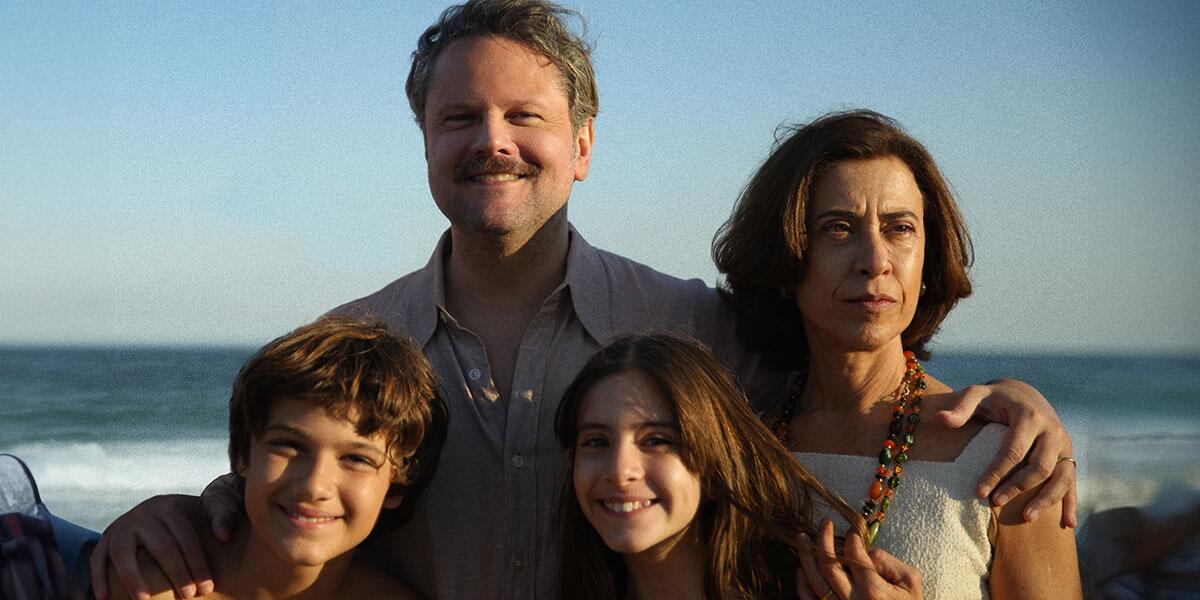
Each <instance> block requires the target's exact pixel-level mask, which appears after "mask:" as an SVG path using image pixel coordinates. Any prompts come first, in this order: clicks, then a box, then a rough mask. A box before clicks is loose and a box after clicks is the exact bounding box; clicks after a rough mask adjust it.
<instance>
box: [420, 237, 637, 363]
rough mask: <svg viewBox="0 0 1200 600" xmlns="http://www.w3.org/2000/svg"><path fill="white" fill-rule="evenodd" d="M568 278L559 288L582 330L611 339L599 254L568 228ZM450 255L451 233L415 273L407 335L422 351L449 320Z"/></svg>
mask: <svg viewBox="0 0 1200 600" xmlns="http://www.w3.org/2000/svg"><path fill="white" fill-rule="evenodd" d="M567 235H568V236H570V238H569V240H568V248H567V274H566V277H565V278H564V279H563V284H562V285H561V286H560V287H559V288H558V289H560V290H561V289H562V288H564V287H565V288H567V290H568V291H569V292H570V299H571V303H572V306H573V308H574V309H575V315H576V316H577V317H578V318H579V321H580V323H582V324H583V327H584V329H586V330H587V332H588V334H590V335H591V336H592V338H593V339H595V340H596V341H598V342H601V343H603V342H604V341H606V340H608V339H609V338H610V337H611V336H612V331H613V320H612V303H611V294H610V286H609V278H608V272H607V269H606V268H605V266H604V260H603V258H602V257H601V253H600V251H599V250H597V249H596V248H595V247H593V246H592V245H591V244H589V243H588V242H587V240H585V239H583V236H582V235H580V234H579V232H578V231H576V230H575V226H574V225H568V233H567ZM449 251H450V230H446V232H445V233H443V234H442V237H441V239H439V240H438V243H437V246H436V247H435V248H434V250H433V255H432V256H430V257H429V262H428V263H426V264H425V267H424V268H422V269H421V270H420V271H419V272H418V273H417V275H416V276H417V281H416V289H417V290H419V292H418V297H420V298H424V301H421V302H415V303H413V305H412V306H410V307H409V309H408V314H409V319H408V323H407V327H408V334H409V335H411V336H412V337H413V340H414V341H416V342H417V343H418V344H419V345H421V346H422V347H424V346H425V344H427V343H428V342H429V339H430V338H431V337H433V332H434V330H435V329H437V325H438V322H439V321H440V320H443V319H447V318H450V317H449V311H447V310H446V260H445V259H446V256H447V255H448V253H449Z"/></svg>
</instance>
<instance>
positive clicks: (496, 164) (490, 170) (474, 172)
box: [454, 155, 540, 181]
mask: <svg viewBox="0 0 1200 600" xmlns="http://www.w3.org/2000/svg"><path fill="white" fill-rule="evenodd" d="M539 170H540V169H538V168H537V167H535V166H533V165H531V164H529V163H527V162H525V161H523V160H521V159H519V158H512V157H509V156H504V155H498V156H497V155H492V156H476V157H474V158H470V159H467V160H466V161H464V162H463V163H461V164H459V165H458V167H457V168H456V169H454V179H455V181H466V180H467V179H471V178H473V177H479V176H480V175H505V174H507V175H517V176H519V177H525V176H529V175H537V173H538V171H539Z"/></svg>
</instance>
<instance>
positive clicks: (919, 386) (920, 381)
mask: <svg viewBox="0 0 1200 600" xmlns="http://www.w3.org/2000/svg"><path fill="white" fill-rule="evenodd" d="M917 389H918V390H923V389H925V380H924V379H918V380H917Z"/></svg>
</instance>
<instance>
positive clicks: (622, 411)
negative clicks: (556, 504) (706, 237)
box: [556, 334, 920, 600]
mask: <svg viewBox="0 0 1200 600" xmlns="http://www.w3.org/2000/svg"><path fill="white" fill-rule="evenodd" d="M556 433H557V435H558V439H559V442H560V443H561V444H562V446H563V447H564V448H565V449H566V450H567V453H568V460H569V462H570V465H571V467H570V471H571V477H570V480H569V481H568V482H567V485H566V487H565V490H564V497H563V504H562V510H563V523H562V526H563V545H562V548H563V572H562V585H563V589H562V594H561V597H563V598H604V599H611V600H615V599H618V598H627V599H646V598H663V597H671V598H709V599H719V598H771V597H794V594H795V590H794V583H795V582H794V574H795V573H796V571H797V565H798V563H799V559H798V556H799V555H802V554H806V553H809V552H811V551H812V549H811V548H806V549H801V546H802V545H805V544H804V543H803V542H801V538H800V537H798V536H799V535H800V534H801V533H803V532H807V533H808V534H815V531H816V529H815V527H814V526H813V521H812V517H811V514H812V509H813V508H814V507H815V506H818V505H819V506H823V507H825V509H826V510H827V511H828V512H832V513H835V514H839V515H841V516H842V517H843V518H845V519H849V520H851V521H853V522H856V523H857V524H858V529H859V530H860V531H861V529H862V526H861V523H862V520H861V519H859V518H858V517H857V516H855V514H854V512H853V511H852V510H851V509H850V508H849V507H848V506H846V504H845V503H844V502H842V501H840V500H839V499H836V498H835V497H833V496H831V495H830V494H829V493H828V492H826V491H825V489H824V488H823V487H822V486H821V485H820V484H819V483H818V482H817V481H816V480H815V479H813V477H812V476H811V475H809V474H808V473H807V472H806V471H805V470H804V468H803V467H801V466H800V464H799V463H797V462H796V461H795V460H794V459H793V458H792V457H791V456H790V455H789V454H788V452H787V450H786V449H785V448H784V447H783V446H782V445H781V444H780V443H779V442H778V440H776V439H775V438H774V436H773V435H772V434H771V432H770V431H769V430H768V429H767V428H766V427H764V426H763V424H762V423H761V422H760V421H759V420H758V418H757V417H756V416H755V415H754V414H753V412H752V411H751V410H750V408H749V404H748V403H747V402H746V398H745V396H744V395H743V394H742V393H741V391H740V390H739V389H738V387H737V385H736V384H735V383H734V382H733V380H732V378H731V377H730V376H729V375H728V374H727V373H726V372H725V370H724V369H722V368H721V366H720V364H719V363H718V362H717V360H716V359H715V358H714V357H713V355H712V354H711V353H709V352H708V351H707V350H705V349H703V348H702V347H701V346H699V345H697V344H696V343H695V342H693V341H690V340H687V339H683V338H679V337H674V336H670V335H665V334H658V335H647V336H632V337H625V338H619V339H617V340H615V341H613V342H612V343H610V344H609V345H607V346H605V347H604V348H603V349H601V350H600V352H599V353H598V354H597V355H595V356H594V357H592V359H591V360H590V361H589V362H588V363H587V364H586V365H585V366H584V367H583V369H582V370H581V371H580V373H579V375H578V376H577V377H576V378H575V380H574V381H573V382H572V384H571V386H570V387H569V388H568V389H567V392H566V393H565V395H564V398H563V401H562V404H560V406H559V410H558V414H557V416H556ZM827 529H828V528H827ZM828 534H829V536H830V538H832V530H829V531H828ZM848 538H849V539H850V541H849V543H848V547H849V549H850V552H849V553H848V554H847V556H846V558H845V561H846V562H847V563H850V564H852V565H853V566H854V572H855V582H856V584H857V585H858V586H859V587H861V588H862V589H864V590H870V591H871V592H872V593H873V594H874V595H873V596H871V597H897V598H901V597H904V598H907V597H920V580H919V575H917V573H916V572H915V571H914V570H912V569H911V567H908V566H907V565H903V564H900V563H899V561H896V560H895V559H894V558H892V557H890V556H888V555H887V554H886V553H882V552H877V553H875V554H874V555H873V556H869V555H868V554H867V552H866V546H865V544H863V543H862V542H861V538H860V537H859V534H858V533H854V534H851V535H849V536H848ZM880 571H881V572H883V573H884V574H885V575H887V576H888V577H889V578H890V581H891V582H892V583H889V582H888V581H885V579H884V578H883V577H881V576H880V575H879V572H880ZM893 584H895V585H893Z"/></svg>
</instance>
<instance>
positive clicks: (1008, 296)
mask: <svg viewBox="0 0 1200 600" xmlns="http://www.w3.org/2000/svg"><path fill="white" fill-rule="evenodd" d="M616 4H618V3H613V2H585V1H577V2H568V5H569V6H574V7H576V8H578V9H579V10H581V11H582V12H583V13H584V15H585V16H586V18H587V21H588V25H589V38H590V39H591V40H593V42H594V43H595V53H594V62H595V66H596V71H597V77H598V81H599V87H600V110H601V112H600V116H599V118H598V121H597V128H596V147H595V154H594V159H593V163H592V169H591V174H590V177H589V178H588V180H587V181H585V182H583V183H580V184H577V185H576V186H575V191H574V193H573V194H572V198H571V202H570V215H571V220H572V221H573V222H574V223H575V225H576V226H577V227H578V228H579V229H580V231H581V232H582V233H583V234H584V235H585V236H586V237H587V238H588V239H589V241H591V242H592V243H593V244H596V245H598V246H601V247H604V248H607V249H610V250H614V251H617V252H620V253H622V254H625V255H627V256H629V257H631V258H634V259H636V260H640V261H642V262H645V263H647V264H649V265H651V266H653V267H656V268H658V269H660V270H663V271H666V272H668V273H672V274H675V275H679V276H686V277H700V278H702V279H704V280H706V281H708V282H709V283H712V282H714V281H715V279H716V271H715V269H714V268H713V267H712V265H711V261H710V258H709V244H710V241H711V238H712V234H713V232H714V231H715V230H716V228H717V227H718V225H720V223H721V222H722V221H723V220H724V218H725V217H726V216H727V215H728V213H729V210H730V207H731V206H732V203H733V201H734V199H735V198H736V196H737V194H738V191H739V190H740V189H741V187H742V186H743V185H744V184H745V182H746V180H747V178H748V176H749V175H750V173H751V171H752V170H753V169H754V168H755V167H756V166H757V165H758V163H759V162H760V161H761V160H762V159H763V158H764V157H765V156H766V154H767V152H768V151H769V149H770V146H771V143H772V141H773V137H774V132H775V130H776V127H777V126H779V125H780V124H783V123H791V122H796V121H806V120H810V119H812V118H815V117H817V116H819V115H821V114H823V113H825V112H827V111H830V110H835V109H845V108H852V107H860V106H861V107H868V108H873V109H876V110H879V111H881V112H884V113H886V114H889V115H891V116H893V117H895V118H897V119H899V120H900V121H901V123H902V124H904V125H905V126H906V127H907V128H908V129H909V130H910V131H911V132H912V133H913V134H914V135H915V136H916V137H917V138H918V139H920V140H922V141H923V142H924V143H925V144H926V145H927V146H928V147H929V148H930V150H931V151H932V152H933V154H934V156H935V158H937V159H938V160H939V162H940V164H941V165H942V167H943V169H944V171H945V172H946V174H947V176H948V177H949V179H950V181H951V184H952V186H953V188H954V190H955V191H956V192H957V194H958V197H959V201H960V203H961V205H962V208H963V211H964V213H965V214H966V216H967V220H968V223H969V225H970V227H971V232H972V234H973V236H974V239H975V242H976V254H977V260H976V265H975V268H974V269H973V271H972V275H973V279H974V281H975V283H976V288H975V289H976V292H975V295H974V296H973V297H972V298H970V299H968V300H966V301H965V302H963V303H962V304H961V305H960V306H959V307H958V308H957V309H956V310H955V312H954V313H952V314H951V317H950V319H949V320H948V321H947V323H946V325H945V326H944V327H943V330H942V333H941V334H939V337H938V338H936V341H937V342H938V344H937V346H935V348H936V347H941V348H954V349H971V350H979V351H990V350H1029V349H1036V350H1070V351H1105V352H1108V351H1128V350H1132V351H1170V352H1184V353H1189V354H1193V355H1194V354H1198V353H1200V268H1198V264H1200V235H1197V232H1198V231H1200V3H1196V2H1179V3H1160V2H1116V3H1105V2H1088V3H1066V4H1061V5H1052V4H1048V3H1044V2H1038V3H1031V4H1015V3H1007V2H1006V3H984V4H989V5H990V4H995V5H996V6H982V7H980V6H971V5H970V4H973V3H946V4H941V5H931V4H929V3H911V4H904V3H844V2H838V3H828V4H823V3H797V2H748V1H747V2H699V3H696V2H636V3H628V4H624V3H621V4H620V7H614V5H616ZM964 4H967V5H964ZM1080 4H1082V5H1080ZM443 6H444V5H443V4H442V3H429V2H385V3H371V4H366V5H358V4H354V5H346V6H343V5H341V4H338V5H337V6H333V7H330V6H315V3H311V4H310V3H306V4H302V5H301V4H290V3H279V4H269V3H243V2H237V3H225V4H219V3H207V2H206V3H170V4H169V5H168V4H166V3H161V4H160V3H138V4H134V3H125V2H113V3H91V2H88V3H73V2H72V3H66V2H64V3H42V2H6V3H0V343H49V344H62V343H118V344H142V343H154V344H175V343H239V344H242V343H245V344H254V345H258V344H261V343H263V342H265V341H266V340H268V339H270V338H272V337H274V336H276V335H279V334H281V333H283V332H285V331H287V330H289V329H291V328H292V327H294V326H296V325H298V324H300V323H302V322H304V321H307V320H310V319H312V318H314V317H316V316H318V315H319V314H321V313H322V312H324V311H325V310H328V309H329V308H332V307H333V306H335V305H337V304H340V303H342V302H345V301H348V300H351V299H354V298H357V297H359V296H362V295H364V294H367V293H369V292H372V291H374V290H376V289H378V288H379V287H381V286H383V285H384V284H386V283H387V282H389V281H391V280H392V279H395V278H396V277H398V276H400V275H402V274H404V273H406V272H408V271H410V270H412V269H415V268H418V267H420V266H422V265H424V264H425V262H426V261H427V260H428V257H429V254H430V252H431V250H432V248H433V245H434V242H435V241H436V240H437V238H438V236H439V235H440V234H441V232H442V231H443V230H444V229H445V228H446V226H447V223H446V221H445V219H444V218H443V217H442V216H441V214H440V213H439V212H438V211H437V210H436V207H435V206H434V205H433V202H432V200H431V199H430V197H429V193H428V189H427V186H426V178H425V163H424V158H423V154H422V143H421V135H420V131H419V130H418V129H417V127H416V125H415V124H414V123H413V121H412V117H411V113H410V112H409V109H408V105H407V101H406V99H405V97H404V93H403V82H404V78H405V76H406V75H407V73H408V56H409V53H410V52H411V51H412V49H413V47H414V44H415V40H416V38H417V36H418V35H419V34H420V32H421V31H422V30H423V29H424V28H425V27H426V26H428V25H429V24H430V23H432V21H433V20H434V18H435V17H436V15H437V13H438V12H440V10H441V8H443Z"/></svg>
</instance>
